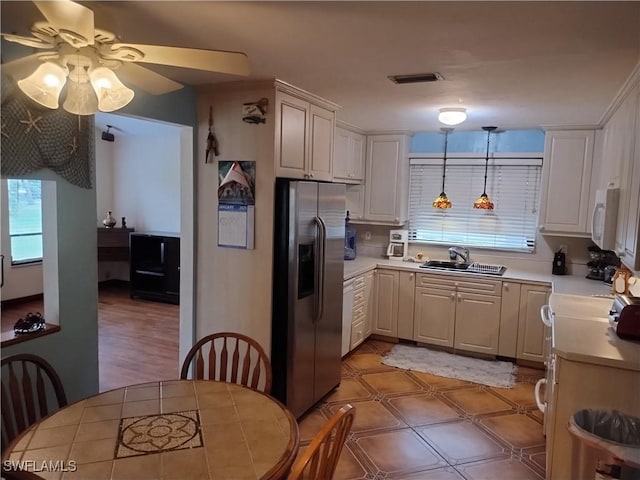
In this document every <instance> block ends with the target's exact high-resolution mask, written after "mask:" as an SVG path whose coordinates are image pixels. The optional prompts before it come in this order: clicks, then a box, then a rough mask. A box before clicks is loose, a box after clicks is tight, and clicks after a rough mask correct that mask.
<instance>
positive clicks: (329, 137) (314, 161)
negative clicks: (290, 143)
mask: <svg viewBox="0 0 640 480" xmlns="http://www.w3.org/2000/svg"><path fill="white" fill-rule="evenodd" d="M309 112H310V116H309V118H310V125H309V144H310V147H309V157H308V159H307V160H308V172H307V173H308V175H309V178H311V179H312V180H322V181H326V182H330V181H331V180H333V131H334V128H335V112H332V111H330V110H327V109H325V108H322V107H318V106H316V105H310V106H309Z"/></svg>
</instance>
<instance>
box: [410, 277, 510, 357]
mask: <svg viewBox="0 0 640 480" xmlns="http://www.w3.org/2000/svg"><path fill="white" fill-rule="evenodd" d="M415 292H416V293H415V304H414V317H413V328H414V336H413V339H414V340H416V341H418V342H423V343H428V344H432V345H440V346H445V347H453V348H455V349H459V350H465V351H471V352H478V353H485V354H490V355H497V353H498V339H499V330H500V304H501V297H500V295H501V282H500V281H493V280H482V279H472V278H471V277H467V278H466V279H459V278H457V277H447V276H442V275H426V274H418V276H417V281H416V289H415Z"/></svg>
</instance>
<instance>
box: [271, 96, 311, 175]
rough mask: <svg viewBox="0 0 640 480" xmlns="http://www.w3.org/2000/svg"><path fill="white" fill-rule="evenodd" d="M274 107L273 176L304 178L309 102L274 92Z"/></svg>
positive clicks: (305, 172)
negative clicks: (274, 161)
mask: <svg viewBox="0 0 640 480" xmlns="http://www.w3.org/2000/svg"><path fill="white" fill-rule="evenodd" d="M276 104H277V108H278V116H277V118H278V120H277V123H276V152H275V153H276V176H278V177H287V178H306V177H305V175H306V174H307V171H306V159H307V156H308V144H307V142H308V138H307V132H308V124H307V122H308V121H309V107H310V105H309V102H305V101H304V100H301V99H299V98H297V97H294V96H292V95H288V94H286V93H283V92H278V93H277V95H276Z"/></svg>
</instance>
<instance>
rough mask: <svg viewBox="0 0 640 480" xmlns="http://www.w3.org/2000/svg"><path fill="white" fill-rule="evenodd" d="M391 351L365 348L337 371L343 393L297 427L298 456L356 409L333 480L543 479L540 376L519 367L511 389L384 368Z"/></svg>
mask: <svg viewBox="0 0 640 480" xmlns="http://www.w3.org/2000/svg"><path fill="white" fill-rule="evenodd" d="M391 347H393V344H391V343H386V342H381V341H377V340H368V341H367V342H365V343H364V344H362V345H361V346H360V347H358V348H357V349H356V350H355V351H354V352H352V353H351V354H350V355H349V356H348V357H346V358H345V359H344V360H343V363H342V382H341V384H340V387H339V388H338V389H337V390H336V391H335V392H333V393H332V394H331V395H329V396H328V397H327V398H326V399H325V400H324V401H323V402H322V403H320V404H319V405H318V406H317V407H316V408H314V409H313V410H312V411H310V412H309V413H308V414H307V415H305V416H304V417H303V418H301V419H300V442H301V451H302V450H304V448H305V446H306V445H308V444H309V442H310V441H311V439H312V437H313V435H314V434H315V433H316V432H317V431H318V430H319V429H320V428H321V426H322V425H323V424H324V422H325V421H326V420H327V419H328V418H329V417H330V416H331V415H332V414H333V413H334V412H335V411H337V410H338V409H339V408H340V406H341V405H343V404H345V403H351V404H352V405H354V406H355V407H356V418H355V421H354V425H353V428H352V433H351V436H350V437H349V439H348V440H347V443H346V447H345V449H344V450H343V453H342V456H341V458H340V463H339V464H338V468H337V471H336V475H335V477H334V478H335V479H339V480H351V479H369V480H377V479H405V480H418V479H437V480H456V479H468V480H471V479H473V480H476V479H496V478H499V479H501V480H528V479H543V478H544V475H545V453H544V448H545V439H544V436H543V434H542V414H541V413H540V412H539V411H538V409H537V408H536V404H535V400H534V393H533V391H534V385H535V382H536V381H537V380H538V379H539V378H541V377H543V376H544V371H543V370H536V369H531V368H524V367H519V368H518V373H517V384H516V386H515V387H514V388H512V389H505V388H493V387H487V386H484V385H478V384H475V383H470V382H465V381H462V380H455V379H450V378H444V377H437V376H433V375H429V374H426V373H420V372H408V371H405V370H401V369H398V368H394V367H389V366H386V365H383V364H382V363H381V359H382V357H383V356H384V354H385V353H386V352H388V351H389V350H390V349H391Z"/></svg>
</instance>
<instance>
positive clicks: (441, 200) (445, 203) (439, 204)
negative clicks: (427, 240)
mask: <svg viewBox="0 0 640 480" xmlns="http://www.w3.org/2000/svg"><path fill="white" fill-rule="evenodd" d="M440 130H442V131H443V132H444V161H443V165H442V192H440V195H438V198H436V199H435V200H434V201H433V204H432V205H433V207H434V208H441V209H445V208H451V202H450V201H449V198H448V197H447V194H446V193H445V191H444V179H445V177H446V174H447V143H448V142H447V139H448V137H449V132H452V131H453V128H441V129H440Z"/></svg>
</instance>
